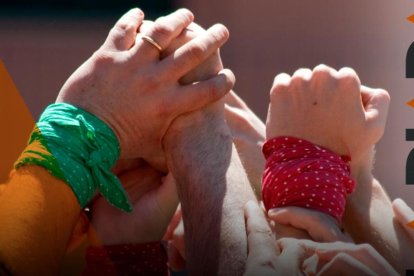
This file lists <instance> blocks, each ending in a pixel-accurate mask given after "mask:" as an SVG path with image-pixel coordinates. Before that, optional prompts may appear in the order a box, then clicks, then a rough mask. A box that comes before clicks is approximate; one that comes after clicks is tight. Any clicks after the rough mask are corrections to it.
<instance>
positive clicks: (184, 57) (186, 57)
mask: <svg viewBox="0 0 414 276" xmlns="http://www.w3.org/2000/svg"><path fill="white" fill-rule="evenodd" d="M228 38H229V32H228V30H227V28H226V27H224V26H223V25H221V24H216V25H214V26H212V27H211V28H209V29H208V30H207V31H206V32H205V33H203V34H201V35H199V36H197V37H196V38H194V39H193V40H191V41H189V42H187V43H186V44H184V45H183V46H181V47H180V48H178V49H177V50H176V51H175V52H174V53H172V54H171V55H169V56H168V57H166V58H165V59H163V60H162V61H161V62H160V64H159V66H161V69H162V71H163V72H164V73H166V74H168V76H169V77H172V78H174V79H180V78H181V77H182V76H184V75H186V74H187V73H188V72H190V71H191V70H192V69H194V68H195V67H197V66H198V65H199V64H201V63H202V62H203V61H204V60H206V59H207V58H208V57H209V56H210V55H212V54H213V53H214V52H215V51H216V50H217V49H218V48H220V47H221V46H222V45H223V44H224V43H225V42H226V41H227V39H228Z"/></svg>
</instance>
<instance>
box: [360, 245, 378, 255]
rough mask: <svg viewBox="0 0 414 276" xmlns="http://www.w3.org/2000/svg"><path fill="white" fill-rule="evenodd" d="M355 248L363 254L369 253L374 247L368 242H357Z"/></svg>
mask: <svg viewBox="0 0 414 276" xmlns="http://www.w3.org/2000/svg"><path fill="white" fill-rule="evenodd" d="M357 249H358V251H360V252H361V253H363V254H371V253H372V252H373V250H374V248H373V247H372V246H371V245H370V244H367V243H363V244H358V245H357Z"/></svg>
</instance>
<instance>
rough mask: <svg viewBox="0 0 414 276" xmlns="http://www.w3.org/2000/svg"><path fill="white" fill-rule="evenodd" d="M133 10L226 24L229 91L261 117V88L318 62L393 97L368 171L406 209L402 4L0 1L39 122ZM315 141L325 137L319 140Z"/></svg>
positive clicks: (407, 111) (14, 59) (0, 42)
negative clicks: (185, 13) (186, 14)
mask: <svg viewBox="0 0 414 276" xmlns="http://www.w3.org/2000/svg"><path fill="white" fill-rule="evenodd" d="M134 6H138V7H140V8H142V9H143V10H144V12H145V13H146V15H147V18H150V19H155V18H156V17H157V16H159V15H163V14H166V13H168V12H170V11H172V10H174V9H176V8H178V7H187V8H189V9H190V10H192V11H193V12H194V14H195V16H196V21H197V22H198V23H200V24H201V25H202V26H204V27H208V26H209V25H211V24H213V23H215V22H222V23H224V24H225V25H226V26H227V27H228V28H229V30H230V34H231V37H230V40H229V42H228V43H227V44H226V45H225V46H224V47H223V49H222V56H223V60H224V64H225V66H226V67H228V68H231V69H232V70H233V71H234V72H235V74H236V77H237V84H236V88H235V89H236V91H237V92H238V93H239V94H240V95H241V96H242V97H243V98H244V99H245V100H246V102H247V103H248V104H249V105H250V106H251V107H252V109H253V110H254V111H255V112H256V113H257V114H259V116H260V117H261V118H262V119H265V115H266V111H267V103H268V91H269V89H270V86H271V83H272V80H273V77H274V76H275V75H276V74H277V73H280V72H287V73H289V74H292V73H293V72H294V71H295V69H297V68H300V67H310V68H312V67H314V66H316V65H317V64H319V63H326V64H329V65H331V66H333V67H335V68H337V69H339V68H341V67H343V66H351V67H353V68H354V69H355V70H356V71H357V72H358V73H359V75H360V77H361V80H362V82H363V83H365V84H366V85H369V86H373V87H384V88H385V89H387V90H388V91H389V92H390V94H391V97H392V103H391V108H390V113H389V120H388V125H387V129H386V134H385V136H384V138H383V139H382V141H381V142H380V143H379V145H378V147H377V161H376V169H375V175H376V176H377V177H378V178H379V180H380V181H381V182H382V183H383V185H384V186H386V187H387V189H388V191H389V193H390V196H391V197H392V198H395V197H397V196H399V197H402V198H404V199H405V200H407V201H408V202H409V203H410V204H411V206H414V186H413V185H411V186H409V185H405V162H406V158H407V156H408V154H409V152H410V150H411V149H412V148H413V147H414V142H406V141H405V129H406V128H413V127H414V120H413V119H412V118H414V110H413V109H412V108H409V107H408V106H407V105H406V104H405V103H406V102H407V101H408V100H410V99H412V98H414V93H413V91H412V87H413V82H414V80H407V79H405V67H404V62H405V55H406V52H407V49H408V47H409V46H410V44H411V43H412V42H413V41H414V24H411V23H409V22H408V21H407V20H406V17H407V16H409V15H411V14H413V13H414V5H413V4H412V3H410V1H406V0H396V1H386V0H366V1H360V0H348V1H339V0H336V1H332V0H312V1H302V0H272V1H269V0H255V1H251V0H250V1H249V0H209V1H206V0H174V1H173V0H169V1H162V0H148V1H147V0H142V1H129V0H128V1H127V0H123V1H120V0H118V1H110V0H99V1H98V0H89V1H86V0H83V1H81V0H77V1H62V0H61V1H52V0H48V1H47V0H43V1H29V0H26V1H19V0H7V1H4V0H2V1H1V2H0V59H1V60H3V62H4V63H5V65H6V67H7V68H8V70H9V72H10V74H11V76H12V77H13V79H14V81H15V84H16V85H17V87H18V89H19V91H20V92H21V94H22V96H23V97H24V99H25V101H26V103H27V105H28V106H29V108H30V110H31V112H32V114H33V115H34V116H35V118H37V117H38V116H39V114H40V112H41V111H42V110H43V108H44V107H45V106H46V105H47V104H49V103H50V102H52V101H53V100H54V98H55V97H56V95H57V93H58V91H59V89H60V87H61V86H62V84H63V83H64V81H65V80H66V79H67V78H68V77H69V75H70V74H71V73H72V72H73V71H74V70H75V69H76V68H77V67H78V66H79V65H80V64H81V63H82V62H83V61H84V60H85V59H87V58H88V57H89V56H90V55H91V54H92V53H93V52H94V51H95V50H96V49H97V48H98V47H99V46H100V45H101V43H102V42H103V41H104V39H105V37H106V35H107V33H108V30H109V29H110V27H111V26H112V25H113V24H114V23H115V21H116V20H117V18H118V17H119V16H120V15H121V14H123V13H124V12H125V11H127V10H128V9H129V8H131V7H134ZM321 135H323V134H321Z"/></svg>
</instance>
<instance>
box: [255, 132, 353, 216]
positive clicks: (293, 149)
mask: <svg viewBox="0 0 414 276" xmlns="http://www.w3.org/2000/svg"><path fill="white" fill-rule="evenodd" d="M286 138H287V139H286ZM263 153H264V155H265V158H266V169H265V172H264V175H263V186H262V197H263V200H264V204H265V207H266V208H267V209H269V207H278V206H282V205H283V206H299V207H306V208H312V209H317V210H321V211H324V212H326V213H328V214H330V215H332V216H333V217H335V218H336V219H338V220H340V219H341V217H342V215H343V212H344V209H345V202H346V200H345V198H346V195H347V194H348V193H351V192H352V191H353V190H354V186H355V182H354V181H353V180H352V179H351V178H350V167H349V158H348V157H346V156H338V155H336V154H335V153H333V152H331V151H330V150H327V149H324V148H322V147H319V146H316V145H314V144H312V143H310V142H308V141H306V140H303V139H297V138H294V137H276V138H273V139H270V140H268V141H266V142H265V143H264V145H263ZM270 176H271V177H270ZM321 184H322V185H321ZM275 187H276V188H275ZM323 202H329V203H330V204H328V206H329V207H328V206H326V205H324V204H323ZM330 206H334V207H330Z"/></svg>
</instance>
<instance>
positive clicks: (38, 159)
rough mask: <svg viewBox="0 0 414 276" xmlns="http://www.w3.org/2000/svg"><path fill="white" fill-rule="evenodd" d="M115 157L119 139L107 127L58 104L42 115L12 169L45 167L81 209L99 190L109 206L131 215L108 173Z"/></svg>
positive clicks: (123, 195) (80, 111)
mask: <svg viewBox="0 0 414 276" xmlns="http://www.w3.org/2000/svg"><path fill="white" fill-rule="evenodd" d="M118 157H119V143H118V139H117V138H116V136H115V134H114V132H113V131H112V129H111V128H110V127H109V126H107V125H106V124H105V123H104V122H103V121H101V120H100V119H99V118H97V117H95V116H94V115H92V114H90V113H88V112H86V111H85V110H83V109H80V108H77V107H75V106H73V105H70V104H66V103H57V104H52V105H50V106H48V107H47V108H46V110H45V111H44V112H43V114H42V115H41V117H40V119H39V121H38V123H37V126H36V127H35V129H34V131H33V132H32V135H31V137H30V140H29V145H28V147H27V148H26V150H25V151H24V152H23V154H22V156H21V157H20V158H19V160H18V161H17V162H16V164H15V167H16V168H19V167H21V166H23V165H27V164H35V165H39V166H42V167H45V168H46V169H48V170H49V172H50V173H51V174H52V175H54V176H55V177H57V178H59V179H62V180H64V181H65V182H66V183H68V184H69V186H70V187H71V188H72V190H73V192H74V193H75V195H76V197H77V199H78V201H79V203H80V205H81V206H82V207H85V206H86V205H87V204H88V203H89V201H90V200H91V199H92V197H93V196H94V194H95V192H96V189H98V190H99V192H100V193H101V194H102V195H103V196H104V197H105V198H106V199H107V200H108V201H109V202H110V203H111V204H112V205H114V206H115V207H117V208H119V209H122V210H124V211H127V212H131V211H132V207H131V204H130V202H129V200H128V197H127V194H126V193H125V190H124V189H123V187H122V185H121V182H120V181H119V179H118V178H117V177H116V176H115V175H114V174H113V173H112V172H111V171H110V170H111V168H112V167H113V165H114V164H115V162H116V161H117V160H118Z"/></svg>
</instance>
